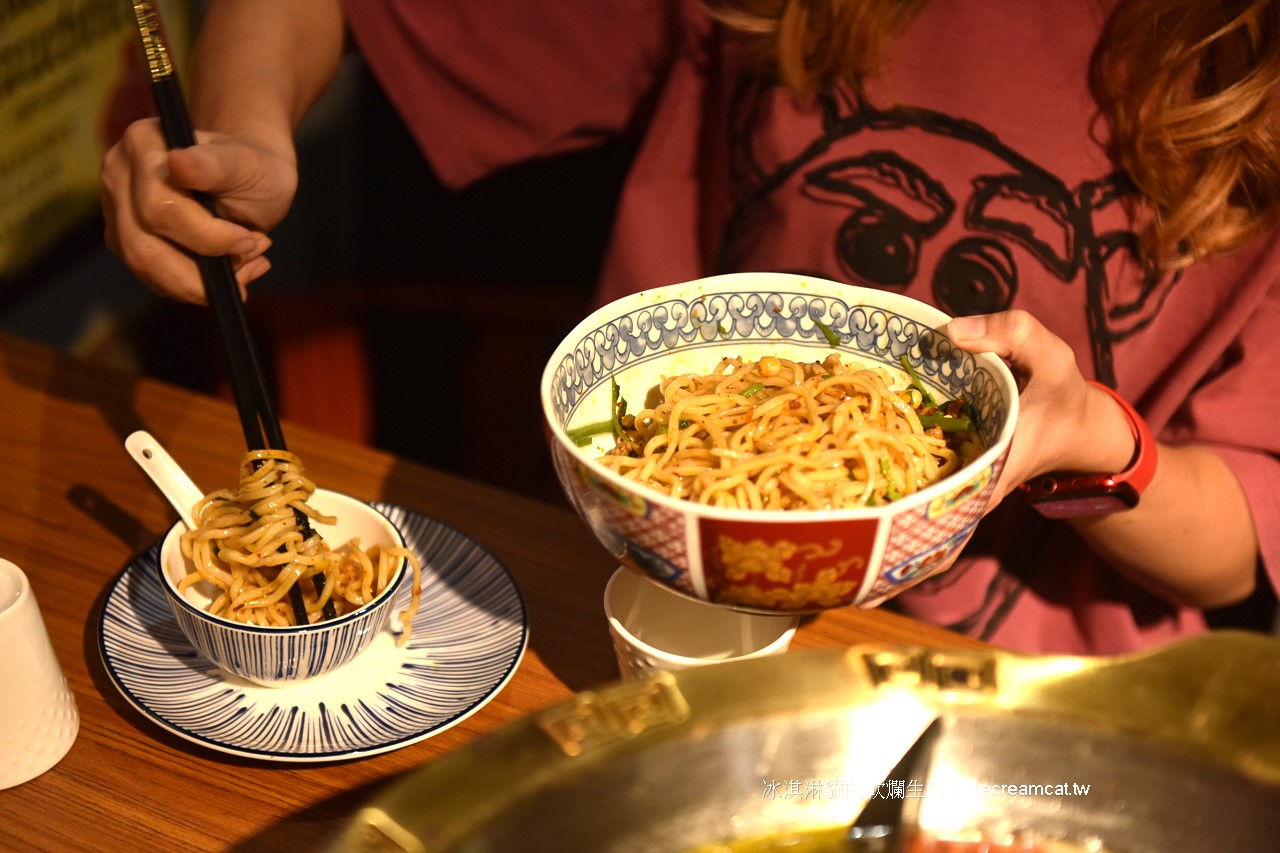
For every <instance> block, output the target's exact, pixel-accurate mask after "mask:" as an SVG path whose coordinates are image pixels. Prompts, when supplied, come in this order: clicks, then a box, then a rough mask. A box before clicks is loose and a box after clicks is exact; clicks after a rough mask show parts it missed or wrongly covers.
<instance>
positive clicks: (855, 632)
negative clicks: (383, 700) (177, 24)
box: [0, 337, 977, 851]
mask: <svg viewBox="0 0 1280 853" xmlns="http://www.w3.org/2000/svg"><path fill="white" fill-rule="evenodd" d="M285 428H286V434H287V435H288V438H289V444H290V449H291V450H294V451H295V452H297V453H298V454H299V456H300V457H301V458H302V459H303V460H304V462H305V463H306V465H307V470H308V472H309V474H310V475H311V476H312V477H313V478H314V479H315V480H316V481H317V482H318V483H319V484H321V485H323V486H325V487H326V488H331V489H335V490H338V491H342V492H346V493H348V494H351V495H354V496H356V497H360V498H364V499H368V500H375V499H377V500H385V501H390V502H393V503H397V504H400V505H402V506H404V507H407V508H409V509H413V510H416V511H418V512H421V513H423V514H426V515H428V516H432V517H434V518H438V519H440V520H442V521H444V522H447V523H448V524H451V525H453V526H455V527H457V528H458V529H460V530H461V531H463V532H464V533H466V534H468V535H469V536H471V537H472V538H474V539H475V540H477V541H478V542H480V543H483V544H484V545H485V546H487V547H488V548H489V549H490V550H491V551H492V552H493V553H494V554H495V555H496V556H497V557H498V559H499V560H501V561H502V563H503V564H504V565H505V566H506V567H507V568H508V569H509V571H510V572H511V573H512V575H513V576H514V577H515V578H516V580H517V582H518V583H519V585H520V587H521V590H522V591H523V593H524V596H525V598H526V603H527V606H528V610H529V623H530V640H529V647H528V650H527V651H526V653H525V656H524V659H523V661H522V663H521V664H520V666H519V668H518V670H517V671H516V673H515V675H514V676H513V677H512V679H511V681H510V682H509V683H508V684H507V686H506V687H505V688H504V689H503V690H502V691H501V692H500V693H499V694H498V695H497V697H496V698H495V699H493V701H491V702H490V703H489V704H488V705H486V706H485V707H484V708H483V709H481V710H480V711H478V712H477V713H475V714H474V715H472V716H471V717H469V718H467V719H466V720H464V721H463V722H461V723H460V724H458V725H457V726H454V727H453V728H450V729H447V730H445V731H443V732H441V733H439V734H438V735H436V736H435V737H432V738H429V739H427V740H425V741H422V742H419V743H417V744H413V745H410V746H407V747H405V748H403V749H400V750H397V751H393V752H389V753H385V754H382V755H377V756H372V757H368V758H363V759H358V760H349V761H344V762H331V763H325V764H310V763H304V764H297V763H282V762H269V761H260V760H252V759H244V758H239V757H236V756H232V755H228V754H225V753H221V752H215V751H211V750H209V749H206V748H203V747H201V746H198V745H196V744H194V743H191V742H189V741H187V740H185V739H182V738H179V737H177V736H174V735H172V734H170V733H169V732H167V731H165V730H164V729H161V728H160V727H158V726H157V725H155V724H154V723H152V722H150V721H149V720H148V719H147V718H144V717H143V716H142V715H141V714H140V713H138V712H137V711H136V710H135V709H134V708H133V707H132V706H131V705H130V704H129V703H128V702H127V701H126V700H125V699H124V698H123V697H122V696H121V694H120V693H119V692H118V691H117V689H116V688H115V686H114V685H113V683H112V682H111V681H110V679H109V677H108V676H107V674H106V672H105V669H104V666H103V663H102V660H101V657H100V655H99V652H98V643H97V635H98V624H99V618H100V613H101V609H102V606H103V601H104V598H105V596H106V590H107V586H108V584H109V583H110V582H111V580H112V579H113V578H115V577H116V576H117V575H118V574H119V573H120V572H121V571H122V570H123V569H124V568H125V567H126V566H128V565H129V564H130V562H131V561H132V560H133V559H134V558H135V557H136V556H137V555H139V554H140V553H141V552H142V551H144V550H145V549H146V548H147V547H148V546H150V545H151V544H152V543H154V542H155V541H156V540H157V539H158V538H160V536H161V534H162V533H163V531H165V530H166V529H167V528H168V527H169V526H170V525H171V524H172V523H173V521H174V519H175V517H176V516H175V515H174V513H173V511H172V510H171V509H170V507H169V505H168V504H167V503H166V502H165V500H164V498H163V497H161V495H160V494H159V492H158V491H157V490H156V489H155V487H154V486H153V485H152V484H151V482H150V481H149V480H148V479H147V478H146V476H145V475H144V474H143V473H142V471H141V470H140V469H139V468H138V467H137V466H136V465H135V464H134V462H133V461H132V460H131V459H130V458H129V456H128V455H127V454H126V453H125V451H124V448H123V442H124V438H125V436H127V435H128V434H129V433H130V432H132V431H134V430H136V429H146V430H148V431H150V432H151V433H152V434H153V435H154V436H155V437H156V438H157V439H159V440H160V442H161V443H163V444H164V445H165V446H166V447H167V448H168V449H169V451H170V452H171V453H172V454H173V456H175V457H176V458H177V460H178V461H179V463H180V464H182V465H183V467H184V468H186V469H187V471H188V472H189V473H190V474H191V475H192V477H193V479H194V480H195V481H196V482H197V483H198V484H223V483H228V482H234V479H235V475H236V470H237V466H238V463H239V458H240V455H241V452H242V448H243V444H242V441H243V439H242V435H241V433H240V427H239V422H238V420H237V418H236V415H235V411H234V409H233V408H232V407H231V405H230V404H229V403H227V402H225V401H222V400H220V399H216V398H211V397H206V396H201V395H197V394H192V393H190V392H187V391H184V390H181V389H179V388H175V387H172V386H169V385H165V384H162V383H159V382H155V381H151V380H147V379H138V378H136V377H133V376H130V375H127V374H121V373H116V372H113V371H109V370H106V369H103V368H101V367H98V366H95V365H90V364H87V363H84V362H80V361H77V360H75V359H73V358H71V357H69V356H67V355H64V354H61V353H58V352H55V351H54V350H50V349H47V348H44V347H42V346H40V345H36V344H32V343H30V342H26V341H22V340H18V339H14V338H8V337H0V449H2V451H3V477H2V478H0V479H2V482H3V486H2V487H0V556H3V557H4V558H6V559H9V560H12V561H13V562H15V563H17V564H18V565H19V566H21V567H22V568H23V569H24V570H25V571H26V573H27V575H28V576H29V577H30V579H31V584H32V586H33V587H34V590H35V594H36V598H37V600H38V601H39V603H40V606H41V610H42V613H43V615H44V620H45V624H46V626H47V627H48V630H49V632H50V634H51V635H52V638H53V643H54V647H55V649H56V651H57V653H58V658H59V660H60V661H61V663H62V667H63V669H64V671H65V672H66V675H67V678H68V681H69V682H70V685H71V689H72V690H73V691H74V693H75V695H76V699H77V703H78V705H79V710H80V715H81V725H80V734H79V737H78V739H77V740H76V742H75V744H74V745H73V746H72V748H71V751H70V752H69V753H68V754H67V756H66V757H65V758H64V759H63V760H62V761H61V762H60V763H59V764H58V765H57V766H55V767H54V768H53V769H51V770H49V771H48V772H46V773H45V774H43V775H42V776H40V777H38V778H36V779H34V780H32V781H30V782H27V783H25V784H23V785H19V786H17V787H14V788H11V789H8V790H4V791H0V827H2V828H0V849H13V850H23V851H28V850H84V849H99V850H125V851H149V850H227V849H242V850H276V849H279V850H291V851H294V850H305V849H315V848H316V847H319V846H323V844H324V843H325V841H326V840H327V839H328V838H330V837H332V834H333V832H334V830H335V827H336V826H337V825H338V824H339V823H340V822H342V821H343V820H345V819H346V818H347V817H348V816H349V815H350V814H351V812H352V811H353V810H354V808H355V807H356V806H358V805H359V804H360V803H362V802H363V801H364V800H366V799H367V798H368V797H370V796H372V795H373V794H375V793H376V792H377V791H378V790H380V788H381V787H382V786H384V785H386V784H387V783H388V782H389V781H391V780H393V779H394V778H395V777H397V776H398V775H400V774H403V773H404V772H405V771H408V770H410V769H411V768H414V767H416V766H418V765H420V764H422V763H423V762H426V761H429V760H431V759H433V758H435V757H437V756H440V755H442V754H444V753H446V752H449V751H450V750H454V749H456V748H458V747H459V746H461V745H463V744H465V743H467V742H469V741H471V740H473V739H475V738H476V737H477V736H479V735H482V734H484V733H486V732H489V731H491V730H493V729H494V728H496V727H499V726H501V725H503V724H504V723H507V722H510V721H512V720H515V719H517V718H520V717H523V716H525V715H527V714H529V713H530V712H532V711H535V710H537V709H539V708H543V707H545V706H547V705H549V704H551V703H554V702H557V701H558V700H562V699H565V698H568V697H570V696H571V695H572V694H573V693H574V692H576V691H580V690H583V689H587V688H590V687H591V686H593V685H598V684H601V683H603V682H606V681H611V680H613V679H614V678H615V677H616V674H617V670H616V664H615V661H614V658H613V653H612V650H611V646H610V641H609V636H608V632H607V629H606V627H605V623H604V619H603V616H602V613H601V607H600V600H601V594H602V592H603V589H604V584H605V581H606V580H607V579H608V576H609V574H610V572H611V571H612V569H613V568H614V563H613V561H612V559H611V558H610V556H609V555H608V553H607V552H606V551H605V550H604V549H603V548H602V547H601V546H600V545H599V544H598V543H597V542H596V540H595V539H594V537H593V536H592V535H591V533H590V532H589V531H588V530H587V528H586V527H585V525H583V524H582V523H581V521H580V520H579V519H578V518H577V517H576V516H575V515H574V514H573V513H571V512H570V511H569V510H567V509H565V508H564V507H561V506H554V505H550V504H543V503H539V502H536V501H533V500H530V499H527V498H523V497H519V496H516V495H512V494H508V493H506V492H503V491H499V490H497V489H494V488H491V487H488V486H484V485H481V484H478V483H474V482H469V481H467V480H463V479H459V478H457V477H454V476H450V475H446V474H444V473H441V472H439V471H434V470H430V469H428V468H425V467H422V466H420V465H416V464H411V463H409V462H406V461H404V460H401V459H397V458H395V457H393V456H389V455H387V454H385V453H381V452H378V451H375V450H372V449H370V448H367V447H361V446H357V445H353V444H351V443H348V442H345V441H341V440H337V439H334V438H332V437H330V436H326V435H323V434H321V433H318V432H313V431H308V430H305V429H302V428H301V427H297V426H294V425H289V424H286V425H285ZM868 641H887V642H903V643H922V644H930V645H938V646H965V647H973V646H976V645H977V644H976V643H975V642H974V641H971V640H967V639H965V638H963V637H958V636H956V635H953V634H949V633H947V632H944V631H942V630H940V629H937V628H934V627H931V626H927V625H923V624H920V623H917V622H914V621H911V620H909V619H905V618H902V617H899V616H895V615H893V614H890V613H887V612H869V613H863V612H859V611H857V610H854V609H852V608H849V609H844V610H840V611H834V612H829V613H825V614H823V615H821V616H818V617H815V618H812V619H811V620H808V621H806V623H805V624H804V625H803V626H802V628H801V629H800V631H799V632H798V633H797V636H796V639H795V642H794V645H793V648H797V649H799V648H812V647H820V646H832V645H839V646H843V645H852V644H856V643H860V642H868ZM0 653H2V650H0ZM3 690H4V685H0V701H3ZM3 760H4V756H0V761H3Z"/></svg>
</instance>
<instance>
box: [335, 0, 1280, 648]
mask: <svg viewBox="0 0 1280 853" xmlns="http://www.w3.org/2000/svg"><path fill="white" fill-rule="evenodd" d="M344 3H345V6H346V12H347V15H348V18H349V23H350V27H351V30H352V32H353V35H354V38H355V40H356V42H357V44H358V45H359V47H360V48H361V51H362V53H363V55H364V56H365V57H366V59H367V61H368V63H369V65H370V67H371V68H372V70H373V72H374V74H375V75H376V76H377V78H378V80H379V81H380V83H381V85H382V86H383V87H384V89H385V91H386V92H387V94H388V97H389V98H390V99H391V101H392V103H393V104H394V105H395V106H396V108H397V109H398V111H399V112H400V114H401V115H402V117H403V119H404V120H405V122H406V124H407V126H408V127H409V128H410V130H411V132H412V133H413V134H414V136H415V138H416V139H417V141H418V143H419V145H420V147H421V148H422V150H423V152H424V154H425V155H426V157H427V158H428V159H429V161H430V163H431V164H432V166H433V168H434V169H435V170H436V172H437V173H438V174H439V175H440V176H441V179H442V180H444V181H445V182H446V183H447V184H449V185H452V186H455V187H460V186H464V185H466V184H467V183H468V182H471V181H474V180H476V179H478V178H480V177H483V176H485V175H487V174H490V173H492V172H493V171H495V170H498V169H501V168H503V167H505V166H508V165H511V164H514V163H517V162H520V161H524V160H527V159H530V158H536V157H545V156H550V155H555V154H562V153H565V152H569V151H573V150H576V149H581V148H584V147H586V146H590V145H593V144H595V143H597V142H599V141H601V140H604V139H607V138H610V137H613V136H615V135H618V134H624V133H638V134H640V142H639V148H638V153H637V155H636V158H635V161H634V164H633V166H632V168H631V170H630V172H629V174H628V176H627V179H626V182H625V185H624V187H623V191H622V194H621V198H620V203H619V208H618V211H617V216H616V220H615V224H614V230H613V234H612V237H611V242H610V246H609V250H608V253H607V257H606V262H605V267H604V270H603V274H602V279H601V282H600V290H599V294H598V300H599V301H600V302H605V301H608V300H611V299H614V298H617V297H619V296H622V295H625V294H628V293H631V292H634V291H638V290H643V289H646V288H651V287H655V286H660V285H664V284H672V283H676V282H681V281H687V280H690V279H694V278H699V277H702V276H705V275H711V274H716V273H723V272H733V271H741V270H757V271H761V270H777V271H789V272H800V273H804V274H811V275H816V276H821V277H824V278H830V279H835V280H840V281H847V282H850V283H853V284H859V285H863V286H871V287H882V288H888V289H892V290H895V291H898V292H902V293H905V294H907V295H908V296H912V297H915V298H917V299H921V300H923V301H926V302H929V303H932V304H934V305H937V306H938V307H940V308H941V309H943V310H944V311H947V312H948V313H950V314H953V315H961V314H974V313H986V312H992V311H999V310H1003V309H1007V308H1022V309H1025V310H1027V311H1029V312H1031V313H1032V314H1034V315H1035V316H1036V317H1038V318H1039V319H1040V320H1041V321H1042V322H1043V323H1044V324H1045V325H1047V326H1048V327H1049V328H1050V329H1051V330H1052V331H1053V332H1054V333H1055V334H1057V335H1058V336H1060V337H1061V338H1063V339H1064V340H1066V341H1067V342H1068V343H1070V344H1071V345H1072V347H1073V348H1074V350H1075V352H1076V354H1077V359H1078V361H1079V364H1080V367H1081V370H1082V371H1083V372H1084V374H1085V375H1086V376H1089V377H1094V378H1097V379H1100V380H1102V381H1104V382H1106V383H1108V384H1110V385H1112V386H1113V387H1115V388H1117V389H1118V390H1119V392H1120V393H1121V394H1122V395H1124V396H1125V398H1126V399H1128V400H1130V401H1132V402H1133V403H1134V405H1135V406H1136V407H1137V408H1138V409H1139V410H1140V411H1141V412H1142V413H1143V415H1144V416H1145V417H1146V419H1147V421H1148V422H1149V424H1150V425H1151V427H1152V429H1153V430H1154V431H1155V433H1156V435H1157V436H1158V437H1159V438H1160V439H1161V440H1162V441H1164V442H1170V443H1182V442H1197V443H1201V444H1205V445H1209V446H1211V447H1213V448H1214V449H1215V450H1216V451H1217V452H1218V453H1220V454H1221V455H1222V457H1223V458H1224V459H1225V460H1226V461H1227V463H1228V464H1229V465H1230V467H1231V469H1232V470H1233V471H1234V472H1235V474H1236V476H1237V477H1238V478H1239V480H1240V482H1241V484H1242V486H1243V487H1244V490H1245V493H1246V494H1247V496H1248V500H1249V506H1250V509H1251V512H1252V514H1253V520H1254V524H1255V526H1256V528H1257V531H1258V536H1259V540H1260V544H1261V553H1262V559H1263V563H1264V567H1265V569H1266V573H1267V576H1268V577H1269V579H1270V581H1271V583H1272V584H1273V585H1274V584H1275V582H1276V579H1277V578H1280V461H1278V459H1277V454H1278V453H1280V429H1277V415H1280V403H1278V402H1277V401H1278V400H1280V396H1278V395H1277V393H1276V391H1275V384H1276V382H1275V377H1276V376H1280V334H1278V333H1280V285H1278V284H1277V272H1278V271H1280V241H1278V240H1277V235H1275V234H1271V235H1267V236H1266V237H1265V238H1264V239H1260V240H1258V241H1256V243H1255V244H1253V245H1251V246H1249V247H1247V248H1246V249H1245V250H1243V251H1240V252H1237V253H1235V254H1233V255H1231V256H1228V257H1224V258H1219V259H1215V260H1212V261H1209V262H1205V263H1201V264H1198V265H1196V266H1195V267H1193V268H1192V269H1190V270H1188V271H1187V272H1185V273H1184V274H1182V275H1178V276H1166V277H1162V278H1151V277H1148V276H1146V275H1144V274H1143V271H1142V270H1141V269H1140V267H1139V266H1138V265H1137V264H1136V263H1135V261H1134V255H1133V251H1132V250H1133V245H1134V241H1133V234H1132V231H1131V227H1130V221H1129V218H1128V216H1127V214H1126V209H1125V207H1124V205H1123V203H1122V202H1123V200H1124V197H1125V185H1124V182H1123V180H1121V179H1120V177H1119V176H1118V174H1117V172H1116V169H1115V166H1114V164H1113V163H1112V162H1111V161H1110V160H1109V159H1108V157H1107V155H1106V152H1105V150H1104V148H1103V147H1102V145H1101V144H1100V143H1099V138H1100V137H1105V132H1106V129H1105V125H1104V124H1103V123H1102V122H1100V121H1098V119H1097V114H1096V112H1097V111H1096V107H1095V104H1094V103H1093V101H1092V100H1091V98H1090V96H1089V92H1088V89H1087V86H1086V75H1087V71H1088V66H1089V58H1090V52H1091V51H1092V49H1093V47H1094V45H1095V42H1096V40H1097V37H1098V34H1099V32H1100V28H1101V25H1102V21H1103V19H1104V16H1105V14H1106V11H1107V9H1106V7H1107V6H1108V5H1109V4H1107V3H1104V2H1101V0H1099V2H1098V3H1096V4H1088V3H1071V4H1056V3H1028V2H1025V0H948V2H945V3H944V2H936V3H932V4H930V5H928V6H927V7H926V8H925V9H924V10H923V11H922V12H921V13H920V15H919V16H918V17H917V18H916V19H915V20H914V21H913V22H912V24H911V25H910V26H909V27H908V29H907V30H906V31H905V32H904V33H903V34H902V35H901V36H900V37H899V38H898V39H897V40H896V41H895V42H894V43H893V45H892V46H891V49H890V50H889V52H888V54H887V56H886V67H885V70H884V73H883V74H882V75H880V76H879V77H877V78H876V79H875V81H874V82H873V83H872V85H871V86H870V87H869V91H868V93H867V96H866V98H865V99H859V98H856V97H854V96H852V95H851V94H848V93H841V94H837V95H834V96H831V97H827V98H822V99H819V100H818V101H817V102H816V103H811V104H798V103H796V102H795V100H794V99H793V98H791V97H790V96H789V95H788V94H786V93H785V92H783V91H781V90H779V89H776V88H770V87H767V86H764V85H761V84H759V83H755V82H751V81H750V80H747V79H745V78H744V77H743V76H742V75H740V74H739V73H737V72H738V69H739V64H740V63H739V55H740V54H739V51H738V49H737V45H736V43H735V42H734V41H733V40H732V39H731V38H729V37H727V36H726V35H725V33H724V32H723V31H722V30H720V29H719V28H717V27H715V26H713V25H712V24H711V23H710V22H709V21H708V20H707V18H706V17H705V15H704V14H703V13H702V12H701V11H700V9H699V7H698V4H697V3H696V2H694V0H653V2H647V3H637V2H635V0H593V2H591V3H549V2H538V0H344ZM494 240H495V245H494V246H493V251H495V252H500V251H502V246H501V235H494ZM1064 417H1070V413H1064ZM1081 436H1082V440H1087V425H1081ZM889 606H893V607H895V608H897V609H900V610H902V611H905V612H908V613H911V614H913V615H915V616H917V617H919V618H922V619H925V620H928V621H930V622H933V623H936V624H940V625H945V626H948V627H951V628H953V629H955V630H959V631H962V632H964V633H967V634H970V635H973V636H977V637H982V638H984V639H987V640H989V641H990V642H992V643H995V644H997V645H1001V646H1005V647H1008V648H1014V649H1018V650H1023V651H1029V652H1038V653H1069V654H1109V653H1118V652H1125V651H1132V650H1135V649H1140V648H1147V647H1151V646H1155V645H1157V644H1161V643H1164V642H1167V641H1169V640H1173V639H1175V638H1178V637H1182V636H1186V635H1189V634H1194V633H1198V632H1202V631H1204V630H1206V627H1205V620H1204V616H1203V614H1202V613H1201V612H1200V611H1198V610H1195V609H1189V608H1180V607H1177V606H1174V605H1172V604H1170V603H1168V602H1166V601H1164V600H1162V599H1161V598H1159V597H1158V596H1155V595H1153V594H1151V593H1149V592H1147V591H1146V590H1145V589H1143V588H1141V587H1140V586H1138V585H1136V584H1134V583H1132V582H1130V581H1129V580H1127V579H1126V578H1125V577H1123V576H1122V575H1120V574H1119V573H1117V572H1116V571H1114V570H1112V569H1110V568H1109V567H1107V566H1106V565H1105V564H1104V563H1103V562H1102V561H1101V560H1099V559H1098V558H1097V557H1096V556H1095V555H1094V554H1093V553H1092V551H1090V550H1089V548H1088V547H1087V546H1086V545H1085V544H1084V543H1083V542H1082V541H1081V540H1080V539H1079V538H1078V537H1077V536H1076V535H1075V533H1074V532H1073V531H1072V529H1071V528H1070V527H1069V526H1068V525H1067V524H1065V523H1062V522H1052V521H1048V520H1045V519H1043V518H1041V517H1040V516H1038V515H1037V514H1035V513H1034V512H1031V511H1030V510H1028V509H1027V508H1026V507H1025V506H1024V505H1023V504H1022V502H1021V500H1019V499H1018V498H1016V497H1012V498H1010V499H1007V500H1006V501H1004V503H1003V504H1002V505H1001V506H1000V507H999V508H997V509H996V510H995V511H994V512H992V513H991V514H990V515H989V516H988V517H987V518H986V519H985V520H984V521H983V522H982V523H981V524H979V526H978V529H977V532H976V533H975V535H974V537H973V539H972V541H971V542H970V544H969V546H968V547H967V548H966V550H965V552H964V554H963V555H962V557H961V559H960V560H959V561H958V562H957V564H956V566H955V567H953V568H952V569H951V570H949V571H947V572H944V573H943V574H941V575H938V576H936V577H934V578H930V579H928V580H926V581H924V582H923V583H921V584H919V585H918V586H916V587H914V588H912V589H910V590H908V591H906V592H904V593H903V594H902V595H900V596H898V597H897V598H896V599H894V600H893V602H892V604H891V605H889Z"/></svg>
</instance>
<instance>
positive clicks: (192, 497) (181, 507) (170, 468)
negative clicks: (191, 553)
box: [124, 430, 204, 530]
mask: <svg viewBox="0 0 1280 853" xmlns="http://www.w3.org/2000/svg"><path fill="white" fill-rule="evenodd" d="M124 447H125V450H128V451H129V455H130V456H132V457H133V461H135V462H137V463H138V466H139V467H140V468H142V470H143V471H145V472H146V473H147V476H148V477H150V478H151V482H153V483H155V484H156V486H157V487H159V489H160V493H161V494H163V495H164V496H165V497H166V498H168V499H169V503H170V504H172V505H173V508H174V509H176V510H177V511H178V517H179V518H181V519H182V523H183V524H185V525H187V529H188V530H194V529H195V526H196V525H195V520H194V519H193V518H192V517H191V509H192V508H193V507H194V506H195V505H196V503H197V502H198V501H199V500H200V499H201V498H203V497H204V493H203V492H201V491H200V489H199V488H197V487H196V484H195V483H194V482H192V480H191V478H190V477H188V476H187V472H186V471H183V470H182V466H180V465H179V464H178V463H177V462H175V461H174V459H173V457H172V456H170V455H169V451H167V450H165V449H164V446H163V445H161V444H160V442H158V441H156V440H155V438H153V437H152V435H151V433H149V432H147V431H145V430H138V431H137V432H134V433H130V435H129V437H128V438H126V439H125V440H124Z"/></svg>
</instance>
